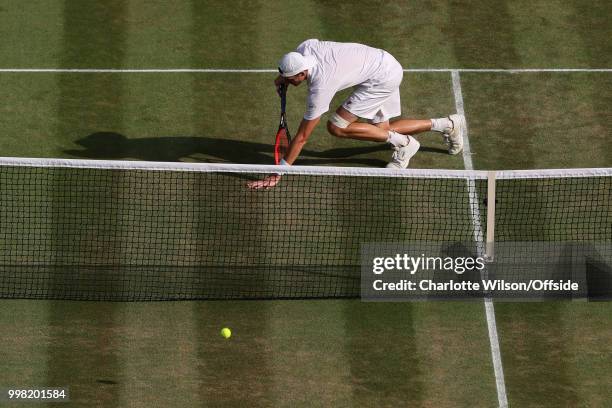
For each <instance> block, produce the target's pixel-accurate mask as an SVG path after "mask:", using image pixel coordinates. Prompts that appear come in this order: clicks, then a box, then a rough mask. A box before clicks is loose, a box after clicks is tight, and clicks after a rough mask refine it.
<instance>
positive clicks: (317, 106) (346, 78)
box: [296, 39, 388, 120]
mask: <svg viewBox="0 0 612 408" xmlns="http://www.w3.org/2000/svg"><path fill="white" fill-rule="evenodd" d="M296 52H299V53H300V54H302V55H304V56H305V57H307V58H314V59H315V60H316V65H315V66H314V67H313V68H312V69H310V70H309V71H308V91H309V94H308V101H307V106H306V113H305V114H304V119H306V120H312V119H316V118H318V117H319V116H321V115H323V114H324V113H325V112H327V111H328V110H329V104H330V103H331V101H332V98H333V97H334V95H335V94H336V92H338V91H341V90H343V89H346V88H350V87H352V86H355V85H359V84H362V83H364V82H366V81H368V80H376V79H378V78H379V77H380V78H381V80H384V75H385V73H386V71H387V70H386V66H385V64H386V61H387V60H388V59H385V58H383V57H384V55H385V54H386V52H385V51H383V50H380V49H378V48H372V47H368V46H367V45H363V44H356V43H338V42H332V41H319V40H316V39H311V40H306V41H304V42H303V43H301V44H300V45H299V46H298V47H297V49H296Z"/></svg>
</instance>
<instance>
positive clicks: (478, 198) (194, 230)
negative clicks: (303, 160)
mask: <svg viewBox="0 0 612 408" xmlns="http://www.w3.org/2000/svg"><path fill="white" fill-rule="evenodd" d="M275 171H276V172H282V173H283V176H282V179H281V182H280V184H279V185H278V186H276V187H275V188H272V189H269V190H264V191H254V190H250V189H249V188H247V187H246V183H247V182H248V181H249V180H253V179H259V178H262V177H264V176H265V175H266V174H270V173H271V172H275ZM611 176H612V170H611V169H592V170H567V171H554V172H553V171H540V172H520V171H517V172H499V174H498V187H497V188H498V195H497V199H496V201H497V202H498V204H497V206H498V211H497V213H496V238H497V239H498V240H500V241H513V240H520V241H549V240H571V241H580V242H601V241H603V242H610V241H612V207H611V205H610V202H611V201H612V200H611V199H612V197H611V191H612V177H611ZM486 190H487V173H486V172H478V171H443V170H437V171H433V170H407V171H394V170H387V169H356V168H327V167H298V166H295V167H290V168H286V167H285V168H281V167H274V166H251V165H225V164H188V163H152V162H129V161H89V160H60V159H15V158H4V159H0V201H1V206H0V245H1V247H0V297H1V298H29V299H71V300H110V301H145V300H181V299H277V298H278V299H283V298H353V297H358V296H359V294H360V247H361V245H363V244H364V243H369V242H377V243H385V242H388V243H395V242H409V241H428V242H438V241H439V242H462V243H478V242H482V241H483V240H484V237H483V226H485V225H486V224H487V220H486V211H484V210H483V209H484V208H485V205H486V202H485V201H484V198H485V197H487V191H486Z"/></svg>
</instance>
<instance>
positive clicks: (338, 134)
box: [327, 121, 346, 137]
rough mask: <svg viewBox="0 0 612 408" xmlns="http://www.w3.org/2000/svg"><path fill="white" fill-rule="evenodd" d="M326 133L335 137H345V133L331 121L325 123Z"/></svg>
mask: <svg viewBox="0 0 612 408" xmlns="http://www.w3.org/2000/svg"><path fill="white" fill-rule="evenodd" d="M327 131H328V132H329V133H330V134H331V135H333V136H336V137H346V132H345V131H344V129H342V128H339V127H338V126H336V125H334V124H333V123H332V122H331V121H327Z"/></svg>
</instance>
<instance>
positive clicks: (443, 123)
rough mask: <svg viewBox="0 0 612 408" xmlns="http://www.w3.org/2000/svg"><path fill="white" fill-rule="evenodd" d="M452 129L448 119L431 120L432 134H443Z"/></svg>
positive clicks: (451, 123)
mask: <svg viewBox="0 0 612 408" xmlns="http://www.w3.org/2000/svg"><path fill="white" fill-rule="evenodd" d="M452 128H453V122H451V121H450V119H449V118H439V119H431V130H433V131H434V132H444V131H445V130H450V129H452Z"/></svg>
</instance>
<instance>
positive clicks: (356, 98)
mask: <svg viewBox="0 0 612 408" xmlns="http://www.w3.org/2000/svg"><path fill="white" fill-rule="evenodd" d="M403 77H404V70H403V69H402V66H401V65H400V63H399V62H397V60H396V59H395V58H394V57H393V56H392V55H391V54H389V53H388V52H385V54H384V56H383V61H382V70H381V73H380V75H377V76H376V78H373V79H370V80H368V81H366V82H364V83H362V84H360V85H358V86H357V87H355V90H354V92H353V93H352V94H351V95H350V96H349V97H348V98H347V99H346V101H344V103H343V104H342V107H343V108H344V109H346V110H347V111H349V112H351V113H352V114H353V115H355V116H358V117H360V118H364V119H368V120H369V121H370V122H371V123H381V122H386V121H388V120H389V119H391V118H393V117H396V116H400V115H401V114H402V106H401V100H400V92H399V87H400V84H401V83H402V78H403Z"/></svg>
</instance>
